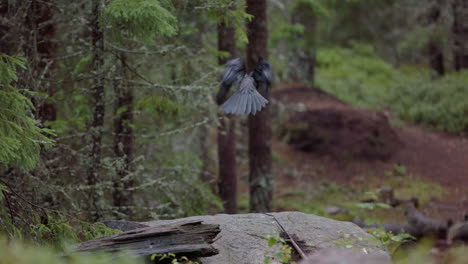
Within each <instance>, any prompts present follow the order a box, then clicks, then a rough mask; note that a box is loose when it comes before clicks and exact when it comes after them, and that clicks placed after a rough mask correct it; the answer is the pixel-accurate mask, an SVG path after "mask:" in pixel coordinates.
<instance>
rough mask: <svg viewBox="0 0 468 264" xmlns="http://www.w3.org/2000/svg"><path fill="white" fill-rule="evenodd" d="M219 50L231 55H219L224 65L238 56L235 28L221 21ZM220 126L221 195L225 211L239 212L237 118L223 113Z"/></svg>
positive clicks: (219, 60)
mask: <svg viewBox="0 0 468 264" xmlns="http://www.w3.org/2000/svg"><path fill="white" fill-rule="evenodd" d="M218 50H219V51H225V52H229V57H219V59H218V63H219V64H220V65H224V64H225V63H226V62H227V61H228V59H229V58H234V57H236V41H235V28H234V27H232V26H229V25H227V24H226V22H225V21H221V22H220V23H219V24H218ZM219 122H220V123H219V127H218V167H219V195H220V197H221V200H222V201H223V205H224V212H226V213H228V214H235V213H237V173H236V119H235V117H234V116H227V115H225V114H221V119H220V121H219Z"/></svg>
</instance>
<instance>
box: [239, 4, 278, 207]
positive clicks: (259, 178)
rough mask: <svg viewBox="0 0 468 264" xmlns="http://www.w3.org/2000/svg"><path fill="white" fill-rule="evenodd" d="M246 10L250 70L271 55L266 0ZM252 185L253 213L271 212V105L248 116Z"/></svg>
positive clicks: (249, 6)
mask: <svg viewBox="0 0 468 264" xmlns="http://www.w3.org/2000/svg"><path fill="white" fill-rule="evenodd" d="M246 11H247V13H248V14H250V15H252V16H253V19H252V20H251V21H250V22H249V23H247V36H248V39H249V44H248V45H247V65H246V66H247V72H251V71H253V70H254V69H255V66H256V65H257V63H258V61H259V60H260V58H264V59H266V58H267V57H268V51H267V41H268V31H267V1H266V0H247V9H246ZM265 85H266V83H263V85H262V86H261V87H259V92H260V93H261V94H262V95H263V96H264V97H265V98H266V99H268V98H269V97H268V91H267V87H266V86H265ZM248 124H249V167H250V173H249V185H250V212H268V211H271V202H272V198H273V187H272V171H271V166H272V164H271V162H272V160H271V158H272V157H271V155H272V153H271V143H272V138H271V137H272V134H271V133H272V132H271V117H270V104H268V105H267V106H266V107H265V108H264V109H263V110H262V111H260V112H259V113H257V114H255V115H253V116H249V121H248Z"/></svg>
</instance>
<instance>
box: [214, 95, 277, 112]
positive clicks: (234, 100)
mask: <svg viewBox="0 0 468 264" xmlns="http://www.w3.org/2000/svg"><path fill="white" fill-rule="evenodd" d="M267 103H268V100H267V99H265V98H264V97H263V96H262V95H261V94H260V93H259V92H258V91H257V90H255V89H254V90H253V91H252V92H248V93H246V92H244V91H242V90H238V91H236V92H235V93H234V94H233V95H232V96H231V97H230V98H229V99H228V100H227V101H226V102H224V104H223V105H221V108H222V109H223V111H224V112H226V113H228V114H235V115H249V114H252V115H254V114H255V113H257V112H259V111H260V110H261V109H262V108H263V107H265V106H266V105H267Z"/></svg>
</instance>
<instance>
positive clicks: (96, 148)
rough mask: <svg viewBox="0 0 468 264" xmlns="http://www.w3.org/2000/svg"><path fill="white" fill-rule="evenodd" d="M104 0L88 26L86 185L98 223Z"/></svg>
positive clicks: (94, 5) (96, 6)
mask: <svg viewBox="0 0 468 264" xmlns="http://www.w3.org/2000/svg"><path fill="white" fill-rule="evenodd" d="M102 5H103V2H102V0H93V2H92V12H91V18H90V23H89V28H90V30H91V49H92V51H91V53H92V55H91V69H92V73H93V76H94V78H93V79H92V83H91V87H90V90H89V94H90V97H91V109H92V110H91V112H92V119H91V123H90V124H89V139H88V140H89V143H88V144H89V146H88V147H89V163H88V170H87V184H88V185H89V186H91V187H92V188H90V191H89V203H90V205H89V206H90V207H89V208H90V209H91V210H92V216H93V218H94V219H95V220H97V219H99V218H100V217H101V214H102V212H101V206H102V201H101V200H102V199H103V198H102V192H101V191H99V190H98V188H96V187H97V185H98V184H99V170H100V168H101V148H102V136H103V129H104V114H105V102H104V99H105V94H104V34H103V31H102V29H101V26H100V24H99V21H100V19H101V13H102Z"/></svg>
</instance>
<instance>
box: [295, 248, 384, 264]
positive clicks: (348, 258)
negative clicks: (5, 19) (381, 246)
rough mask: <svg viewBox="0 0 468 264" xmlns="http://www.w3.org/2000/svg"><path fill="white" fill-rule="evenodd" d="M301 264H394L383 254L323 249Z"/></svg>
mask: <svg viewBox="0 0 468 264" xmlns="http://www.w3.org/2000/svg"><path fill="white" fill-rule="evenodd" d="M300 264H392V261H391V260H390V257H389V256H388V255H387V254H383V253H373V254H367V253H366V252H365V251H359V250H353V249H323V250H320V251H318V252H316V253H314V254H312V255H310V256H309V257H308V259H307V260H303V261H301V262H300Z"/></svg>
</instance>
